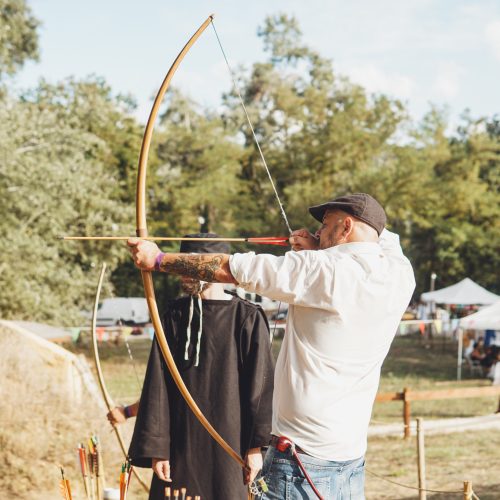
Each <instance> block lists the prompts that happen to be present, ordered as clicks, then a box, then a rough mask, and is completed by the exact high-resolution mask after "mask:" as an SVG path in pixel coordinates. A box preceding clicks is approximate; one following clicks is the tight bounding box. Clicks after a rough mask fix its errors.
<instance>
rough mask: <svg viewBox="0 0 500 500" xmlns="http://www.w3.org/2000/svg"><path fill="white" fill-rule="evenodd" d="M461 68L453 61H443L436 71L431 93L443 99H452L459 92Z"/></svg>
mask: <svg viewBox="0 0 500 500" xmlns="http://www.w3.org/2000/svg"><path fill="white" fill-rule="evenodd" d="M463 72H464V71H463V69H462V68H461V67H460V66H459V65H458V64H455V63H449V62H447V63H444V64H442V65H441V66H440V67H439V68H438V71H437V75H436V78H435V80H434V84H433V85H432V90H433V93H434V95H435V96H436V97H438V98H440V99H444V100H449V99H454V98H455V97H457V95H458V94H459V92H460V77H461V75H462V74H463Z"/></svg>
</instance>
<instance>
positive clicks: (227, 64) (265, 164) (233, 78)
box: [212, 20, 292, 234]
mask: <svg viewBox="0 0 500 500" xmlns="http://www.w3.org/2000/svg"><path fill="white" fill-rule="evenodd" d="M212 27H213V29H214V33H215V36H216V38H217V42H218V43H219V47H220V50H221V52H222V55H223V57H224V60H225V61H226V66H227V69H228V70H229V74H230V75H231V79H232V81H233V86H234V90H235V91H236V95H237V96H238V99H239V101H240V104H241V106H242V108H243V111H244V112H245V116H246V119H247V122H248V125H249V127H250V130H251V131H252V135H253V138H254V140H255V144H256V145H257V149H258V150H259V155H260V158H261V160H262V164H263V165H264V168H265V169H266V172H267V176H268V177H269V180H270V181H271V186H272V187H273V190H274V195H275V196H276V199H277V200H278V205H279V207H280V211H281V216H282V217H283V220H284V221H285V224H286V227H287V228H288V231H289V233H290V234H291V233H292V228H291V227H290V224H289V222H288V218H287V216H286V213H285V209H284V208H283V204H282V203H281V200H280V197H279V195H278V191H277V189H276V186H275V185H274V181H273V178H272V176H271V172H270V170H269V167H268V166H267V162H266V159H265V158H264V153H263V152H262V149H261V147H260V143H259V140H258V139H257V135H256V133H255V130H254V128H253V126H252V122H251V120H250V116H249V114H248V111H247V108H246V106H245V103H244V102H243V97H242V96H241V92H240V89H239V87H238V84H237V82H236V78H235V76H234V73H233V70H232V69H231V66H230V64H229V61H228V59H227V57H226V52H225V51H224V48H223V47H222V43H221V41H220V38H219V34H218V33H217V30H216V29H215V24H214V22H213V20H212Z"/></svg>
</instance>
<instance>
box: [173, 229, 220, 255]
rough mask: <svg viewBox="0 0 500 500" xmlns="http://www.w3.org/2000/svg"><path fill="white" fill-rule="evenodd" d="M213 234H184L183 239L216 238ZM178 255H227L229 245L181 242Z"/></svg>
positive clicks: (213, 242)
mask: <svg viewBox="0 0 500 500" xmlns="http://www.w3.org/2000/svg"><path fill="white" fill-rule="evenodd" d="M218 237H219V236H218V235H216V234H215V233H197V234H186V235H185V236H184V238H218ZM179 251H180V253H229V252H230V247H229V244H228V243H227V242H225V241H182V242H181V248H180V250H179Z"/></svg>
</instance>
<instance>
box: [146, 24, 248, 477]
mask: <svg viewBox="0 0 500 500" xmlns="http://www.w3.org/2000/svg"><path fill="white" fill-rule="evenodd" d="M212 19H213V15H211V16H209V17H208V18H207V19H206V20H205V22H203V24H202V25H201V26H200V27H199V28H198V30H197V31H196V32H195V33H194V35H193V36H192V37H191V38H190V39H189V40H188V42H187V43H186V45H185V46H184V48H183V49H182V50H181V51H180V52H179V55H178V56H177V57H176V59H175V61H174V62H173V64H172V66H171V67H170V69H169V70H168V72H167V74H166V76H165V78H164V80H163V83H162V84H161V87H160V89H159V91H158V93H157V95H156V98H155V100H154V103H153V107H152V109H151V112H150V114H149V118H148V121H147V124H146V129H145V131H144V137H143V140H142V146H141V152H140V155H139V168H138V172H137V190H136V234H137V236H138V237H139V238H146V237H148V229H147V221H146V173H147V163H148V155H149V148H150V146H151V138H152V136H153V128H154V123H155V120H156V117H157V115H158V111H159V108H160V106H161V103H162V101H163V98H164V96H165V93H166V91H167V89H168V87H169V85H170V81H171V80H172V77H173V76H174V74H175V72H176V70H177V68H178V67H179V65H180V63H181V62H182V60H183V59H184V56H185V55H186V54H187V53H188V51H189V49H191V47H192V46H193V44H194V43H195V42H196V40H197V39H198V38H199V37H200V35H201V34H202V33H203V32H204V31H205V29H206V28H207V27H208V26H209V25H210V23H211V22H212ZM141 275H142V282H143V285H144V293H145V297H146V301H147V303H148V308H149V314H150V317H151V321H152V323H153V327H154V330H155V335H156V339H157V341H158V344H159V346H160V349H161V352H162V354H163V357H164V359H165V362H166V364H167V367H168V369H169V371H170V373H171V375H172V378H173V379H174V382H175V384H176V385H177V387H178V389H179V391H180V393H181V395H182V397H183V398H184V399H185V401H186V403H187V404H188V406H189V408H190V409H191V411H192V412H193V413H194V415H195V416H196V418H197V419H198V420H199V421H200V423H201V425H203V427H205V429H206V430H207V431H208V433H209V434H210V435H211V436H212V437H213V438H214V439H215V441H217V443H219V445H220V446H221V447H222V448H223V449H224V450H225V451H226V453H227V454H228V455H229V456H230V457H231V458H232V459H233V460H234V461H235V462H237V463H238V465H240V466H241V467H243V468H246V464H245V461H244V460H243V458H241V457H240V455H239V454H238V453H237V452H236V451H235V450H233V448H231V446H230V445H229V444H228V443H227V442H226V441H225V440H224V438H223V437H222V436H221V435H220V434H219V433H218V432H217V431H216V430H215V429H214V427H213V426H212V424H210V422H209V421H208V420H207V418H206V417H205V415H204V414H203V412H202V411H201V410H200V408H199V407H198V405H197V404H196V402H195V400H194V399H193V397H192V396H191V394H190V392H189V390H188V388H187V387H186V384H185V383H184V381H183V380H182V377H181V375H180V373H179V370H178V369H177V366H176V364H175V361H174V358H173V356H172V353H171V352H170V348H169V346H168V343H167V339H166V337H165V332H164V331H163V326H162V323H161V319H160V314H159V312H158V305H157V303H156V297H155V291H154V285H153V277H152V274H151V272H150V271H141Z"/></svg>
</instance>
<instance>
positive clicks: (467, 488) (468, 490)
mask: <svg viewBox="0 0 500 500" xmlns="http://www.w3.org/2000/svg"><path fill="white" fill-rule="evenodd" d="M464 500H472V481H464Z"/></svg>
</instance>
